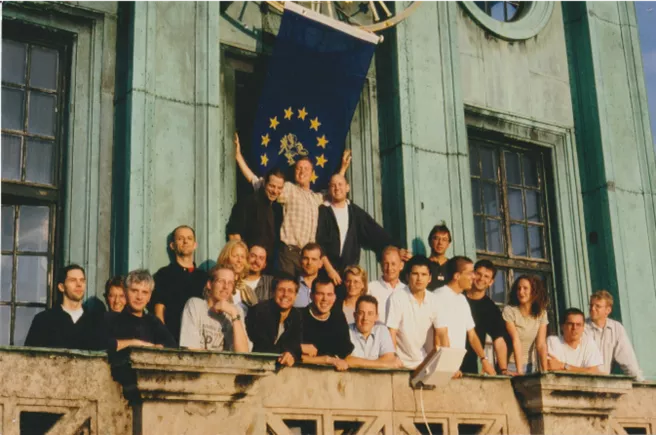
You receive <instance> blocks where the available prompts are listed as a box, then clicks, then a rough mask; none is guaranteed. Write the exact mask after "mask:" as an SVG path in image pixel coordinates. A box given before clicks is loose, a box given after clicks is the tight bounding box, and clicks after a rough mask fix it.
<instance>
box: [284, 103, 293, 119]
mask: <svg viewBox="0 0 656 435" xmlns="http://www.w3.org/2000/svg"><path fill="white" fill-rule="evenodd" d="M293 114H294V111H293V110H292V108H291V106H289V109H285V119H292V115H293Z"/></svg>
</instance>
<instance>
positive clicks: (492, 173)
mask: <svg viewBox="0 0 656 435" xmlns="http://www.w3.org/2000/svg"><path fill="white" fill-rule="evenodd" d="M479 152H480V155H481V163H482V165H483V177H484V178H488V179H491V180H496V179H497V166H498V165H497V155H496V153H495V152H494V151H492V150H490V149H488V148H480V151H479Z"/></svg>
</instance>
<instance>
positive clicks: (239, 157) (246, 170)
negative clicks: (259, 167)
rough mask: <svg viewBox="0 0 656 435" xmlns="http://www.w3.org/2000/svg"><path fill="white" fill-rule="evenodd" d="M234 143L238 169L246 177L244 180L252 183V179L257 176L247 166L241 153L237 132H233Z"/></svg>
mask: <svg viewBox="0 0 656 435" xmlns="http://www.w3.org/2000/svg"><path fill="white" fill-rule="evenodd" d="M234 143H235V160H236V161H237V166H239V170H241V173H242V174H243V175H244V178H246V181H248V182H249V183H252V182H253V180H254V179H255V178H258V177H257V175H255V173H254V172H253V171H251V168H249V167H248V163H246V160H245V159H244V156H243V155H242V154H241V144H240V143H239V135H238V134H237V132H235V137H234Z"/></svg>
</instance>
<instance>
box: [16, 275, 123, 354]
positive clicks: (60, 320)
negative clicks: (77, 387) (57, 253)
mask: <svg viewBox="0 0 656 435" xmlns="http://www.w3.org/2000/svg"><path fill="white" fill-rule="evenodd" d="M86 288H87V282H86V274H85V272H84V269H83V268H82V267H81V266H78V265H77V264H70V265H68V266H66V267H64V268H63V269H62V270H61V271H60V273H59V276H58V277H57V290H59V291H60V292H61V294H62V302H61V304H57V305H55V306H54V307H53V308H52V309H50V310H46V311H42V312H40V313H39V314H37V315H36V317H34V320H33V321H32V325H31V326H30V330H29V332H28V333H27V338H26V339H25V346H31V347H53V348H64V349H84V350H106V349H108V348H113V347H115V346H116V343H115V342H114V343H112V342H111V340H109V339H108V338H107V335H106V333H105V328H104V324H103V315H102V313H98V314H97V315H94V314H93V313H92V312H90V311H88V310H85V309H84V308H83V307H82V300H83V299H84V293H85V291H86Z"/></svg>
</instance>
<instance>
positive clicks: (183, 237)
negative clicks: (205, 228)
mask: <svg viewBox="0 0 656 435" xmlns="http://www.w3.org/2000/svg"><path fill="white" fill-rule="evenodd" d="M197 247H198V243H196V232H195V231H194V229H193V228H191V227H190V226H189V225H180V226H178V227H176V228H175V229H174V230H173V232H172V233H171V243H170V244H169V248H171V251H173V253H174V254H175V256H176V257H186V256H189V255H192V254H193V253H194V251H195V250H196V248H197Z"/></svg>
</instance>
